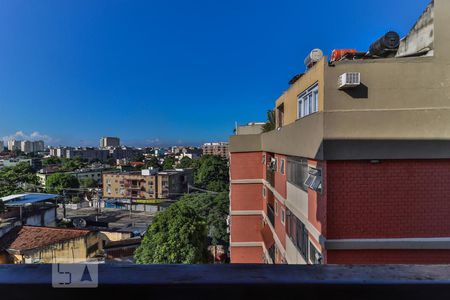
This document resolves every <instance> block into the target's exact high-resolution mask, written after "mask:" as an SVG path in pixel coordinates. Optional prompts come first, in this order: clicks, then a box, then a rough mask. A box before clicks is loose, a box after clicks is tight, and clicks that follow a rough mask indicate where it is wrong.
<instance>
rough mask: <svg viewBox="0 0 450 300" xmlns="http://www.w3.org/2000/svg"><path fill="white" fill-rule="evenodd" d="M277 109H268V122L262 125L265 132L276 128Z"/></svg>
mask: <svg viewBox="0 0 450 300" xmlns="http://www.w3.org/2000/svg"><path fill="white" fill-rule="evenodd" d="M275 126H276V125H275V111H274V110H268V111H267V122H266V124H264V125H263V126H262V131H263V132H269V131H272V130H274V129H275Z"/></svg>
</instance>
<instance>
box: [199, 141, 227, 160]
mask: <svg viewBox="0 0 450 300" xmlns="http://www.w3.org/2000/svg"><path fill="white" fill-rule="evenodd" d="M228 148H229V144H228V143H227V142H218V143H205V144H203V146H202V152H203V155H217V156H221V157H224V158H228V156H229V149H228Z"/></svg>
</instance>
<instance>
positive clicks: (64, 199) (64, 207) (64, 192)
mask: <svg viewBox="0 0 450 300" xmlns="http://www.w3.org/2000/svg"><path fill="white" fill-rule="evenodd" d="M62 202H63V218H64V219H65V218H66V190H65V189H63V201H62Z"/></svg>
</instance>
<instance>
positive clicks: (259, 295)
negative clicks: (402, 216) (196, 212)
mask: <svg viewBox="0 0 450 300" xmlns="http://www.w3.org/2000/svg"><path fill="white" fill-rule="evenodd" d="M55 270H57V269H56V268H55ZM55 272H56V271H55ZM55 278H56V279H57V277H56V276H55ZM63 278H66V277H63ZM92 278H93V279H94V278H97V276H92ZM74 280H75V279H74ZM55 283H56V284H57V281H56V282H55ZM65 287H69V288H64V287H63V288H53V287H52V266H51V265H45V264H42V265H0V290H1V291H2V299H35V298H36V296H38V298H39V299H76V300H80V299H83V300H87V299H108V300H113V299H121V300H123V299H126V298H136V297H141V298H142V296H143V295H144V298H151V299H164V300H167V299H215V300H216V299H233V300H235V299H246V300H247V299H249V298H251V299H272V298H273V299H280V298H281V299H282V298H286V299H292V298H293V297H292V296H295V295H297V298H298V297H301V298H302V299H303V298H305V299H327V300H329V299H408V300H409V299H448V295H450V268H449V267H448V266H444V265H442V266H432V265H428V266H424V265H390V266H389V265H388V266H377V265H372V266H337V265H334V266H331V265H314V266H299V265H248V264H237V265H232V264H231V265H227V264H218V265H126V266H119V265H98V288H92V289H82V288H75V289H73V288H70V285H67V286H65Z"/></svg>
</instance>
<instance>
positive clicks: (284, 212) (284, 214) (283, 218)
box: [280, 207, 286, 225]
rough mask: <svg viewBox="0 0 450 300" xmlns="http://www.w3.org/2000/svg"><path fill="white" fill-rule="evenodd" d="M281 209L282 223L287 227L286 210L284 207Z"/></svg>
mask: <svg viewBox="0 0 450 300" xmlns="http://www.w3.org/2000/svg"><path fill="white" fill-rule="evenodd" d="M280 208H281V213H280V222H281V224H283V225H286V209H285V208H284V207H280Z"/></svg>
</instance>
